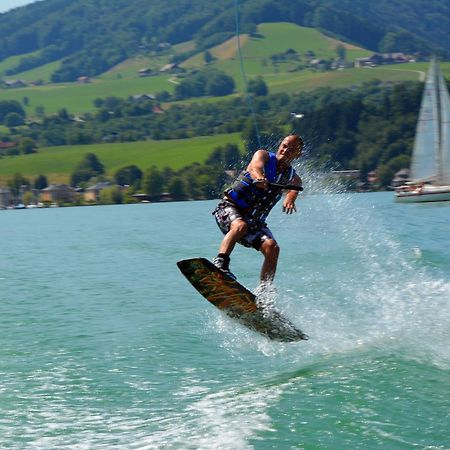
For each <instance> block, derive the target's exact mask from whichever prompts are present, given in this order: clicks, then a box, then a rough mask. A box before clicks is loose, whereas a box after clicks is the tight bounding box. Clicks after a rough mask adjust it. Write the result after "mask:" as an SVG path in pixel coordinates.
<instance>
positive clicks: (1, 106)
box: [0, 100, 25, 126]
mask: <svg viewBox="0 0 450 450" xmlns="http://www.w3.org/2000/svg"><path fill="white" fill-rule="evenodd" d="M11 113H15V114H18V115H19V116H20V117H21V118H22V119H23V118H24V117H25V111H24V109H23V108H22V105H21V104H20V103H19V102H18V101H17V100H0V124H2V123H5V119H6V116H7V115H8V114H11ZM13 117H14V118H15V117H17V116H13ZM13 126H16V125H13Z"/></svg>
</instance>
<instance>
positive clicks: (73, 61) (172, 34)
mask: <svg viewBox="0 0 450 450" xmlns="http://www.w3.org/2000/svg"><path fill="white" fill-rule="evenodd" d="M234 5H235V2H234V0H222V1H220V2H212V1H211V0H195V1H192V0H133V1H130V0H41V1H39V2H36V3H33V4H31V5H28V6H25V7H22V8H17V9H15V10H12V11H10V12H7V13H4V14H0V61H1V60H3V59H5V58H7V57H9V56H13V55H26V56H25V57H24V58H22V59H21V60H20V62H19V63H18V64H17V66H16V67H15V68H14V69H12V70H10V71H9V75H13V74H14V73H20V72H21V71H24V70H28V69H31V68H34V67H38V66H40V65H43V64H46V63H49V62H52V61H57V60H61V59H62V61H63V62H62V64H61V65H60V67H59V68H58V69H56V71H55V72H54V73H53V76H52V80H53V81H55V82H59V81H73V80H75V79H76V78H77V77H79V76H81V75H85V76H94V75H97V74H99V73H102V72H104V71H105V70H107V69H109V68H110V67H112V66H113V65H115V64H117V63H119V62H121V61H123V60H124V59H126V58H128V57H130V56H132V55H134V54H136V53H137V52H138V51H139V50H140V49H142V48H145V49H148V50H152V48H153V47H157V46H158V45H160V44H161V43H170V44H177V43H181V42H184V41H189V40H192V39H195V41H196V44H197V50H198V51H200V50H204V49H206V48H209V47H211V46H213V45H217V44H218V43H220V42H222V41H224V40H226V39H227V38H228V37H230V35H232V34H233V33H234V32H235V10H234ZM240 16H241V22H242V23H241V27H240V28H241V31H242V32H254V31H255V30H256V25H257V24H259V23H263V22H280V21H284V22H293V23H296V24H298V25H303V26H309V27H316V28H319V29H321V30H322V31H324V32H326V33H328V34H331V35H333V36H336V37H339V38H341V39H343V40H346V41H349V42H352V43H355V44H358V45H360V46H363V47H366V48H368V49H370V50H373V51H383V52H394V51H402V52H409V53H411V52H427V53H429V52H437V53H439V54H441V57H442V56H444V55H445V56H448V55H450V39H449V38H450V5H449V4H448V2H442V1H438V0H427V1H426V2H425V1H423V0H377V1H376V2H370V1H367V0H295V1H294V2H293V1H292V0H240Z"/></svg>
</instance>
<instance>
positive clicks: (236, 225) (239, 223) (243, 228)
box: [230, 220, 248, 236]
mask: <svg viewBox="0 0 450 450" xmlns="http://www.w3.org/2000/svg"><path fill="white" fill-rule="evenodd" d="M247 229H248V227H247V224H246V223H245V222H244V221H243V220H234V221H233V222H231V225H230V231H234V232H235V233H237V234H239V236H244V235H245V234H246V233H247Z"/></svg>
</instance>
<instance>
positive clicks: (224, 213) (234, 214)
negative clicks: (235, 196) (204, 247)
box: [212, 199, 275, 250]
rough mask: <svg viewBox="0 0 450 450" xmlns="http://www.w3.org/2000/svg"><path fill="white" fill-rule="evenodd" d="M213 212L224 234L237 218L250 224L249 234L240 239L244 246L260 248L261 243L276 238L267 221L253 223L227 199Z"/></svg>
mask: <svg viewBox="0 0 450 450" xmlns="http://www.w3.org/2000/svg"><path fill="white" fill-rule="evenodd" d="M212 214H213V216H214V218H215V219H216V222H217V225H218V227H219V228H220V231H222V233H223V234H227V233H228V231H230V226H231V222H233V221H234V220H236V219H242V220H243V221H244V222H245V223H246V224H247V225H248V232H247V234H246V235H245V236H244V237H243V238H242V239H240V240H239V241H238V242H239V244H241V245H243V246H244V247H249V248H254V249H256V250H259V249H260V248H261V244H262V243H263V242H264V241H265V240H267V239H272V240H275V238H274V237H273V234H272V232H271V231H270V229H269V227H268V226H267V224H266V223H265V222H262V223H261V222H260V223H252V221H251V219H250V218H248V217H246V216H245V214H243V213H242V212H240V211H239V210H238V209H237V208H236V205H235V204H234V203H232V202H230V201H229V200H227V199H223V200H222V201H221V202H220V203H219V204H218V205H217V208H216V209H215V210H214V211H213V212H212Z"/></svg>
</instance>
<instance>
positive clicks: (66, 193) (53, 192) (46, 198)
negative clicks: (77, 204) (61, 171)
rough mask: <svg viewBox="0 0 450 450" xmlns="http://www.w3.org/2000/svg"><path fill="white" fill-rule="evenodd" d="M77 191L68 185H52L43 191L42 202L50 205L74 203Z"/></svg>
mask: <svg viewBox="0 0 450 450" xmlns="http://www.w3.org/2000/svg"><path fill="white" fill-rule="evenodd" d="M75 196H76V190H75V189H74V188H73V187H72V186H68V185H67V184H51V185H50V186H48V187H46V188H44V189H42V190H41V201H42V202H50V203H72V202H74V201H75Z"/></svg>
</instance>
